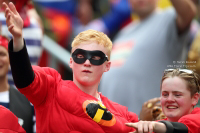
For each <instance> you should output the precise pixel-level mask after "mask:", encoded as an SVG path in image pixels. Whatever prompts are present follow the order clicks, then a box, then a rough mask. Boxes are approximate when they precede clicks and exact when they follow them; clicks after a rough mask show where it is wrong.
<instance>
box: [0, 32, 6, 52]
mask: <svg viewBox="0 0 200 133" xmlns="http://www.w3.org/2000/svg"><path fill="white" fill-rule="evenodd" d="M0 46H3V47H4V48H6V49H7V50H8V39H7V38H6V37H4V36H1V35H0Z"/></svg>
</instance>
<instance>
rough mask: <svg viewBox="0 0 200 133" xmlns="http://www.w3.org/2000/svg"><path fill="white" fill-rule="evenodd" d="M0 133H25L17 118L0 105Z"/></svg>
mask: <svg viewBox="0 0 200 133" xmlns="http://www.w3.org/2000/svg"><path fill="white" fill-rule="evenodd" d="M0 133H26V132H25V130H24V129H23V128H22V127H21V126H20V125H19V123H18V118H17V117H16V116H15V115H14V114H13V113H12V112H10V111H9V110H8V109H7V108H5V107H3V106H1V105H0Z"/></svg>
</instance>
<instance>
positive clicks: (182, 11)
mask: <svg viewBox="0 0 200 133" xmlns="http://www.w3.org/2000/svg"><path fill="white" fill-rule="evenodd" d="M171 2H172V4H173V6H174V8H175V9H176V12H177V18H176V23H177V27H178V32H179V33H182V32H184V31H185V30H186V29H187V28H188V27H189V25H190V23H191V21H192V19H193V18H194V16H195V15H196V12H197V11H196V10H197V9H196V7H195V5H194V3H193V2H192V0H171Z"/></svg>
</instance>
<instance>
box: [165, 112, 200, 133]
mask: <svg viewBox="0 0 200 133" xmlns="http://www.w3.org/2000/svg"><path fill="white" fill-rule="evenodd" d="M163 120H167V118H166V119H163ZM178 122H180V123H183V124H185V125H186V126H187V128H188V131H189V133H200V108H194V110H193V111H192V112H191V113H190V114H188V115H185V116H183V117H181V118H180V119H179V120H178Z"/></svg>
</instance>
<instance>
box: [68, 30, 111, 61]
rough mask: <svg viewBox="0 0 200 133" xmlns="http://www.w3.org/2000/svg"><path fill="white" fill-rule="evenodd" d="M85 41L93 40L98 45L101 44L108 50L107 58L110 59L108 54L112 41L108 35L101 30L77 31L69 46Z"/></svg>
mask: <svg viewBox="0 0 200 133" xmlns="http://www.w3.org/2000/svg"><path fill="white" fill-rule="evenodd" d="M87 41H95V42H97V43H98V44H99V45H103V46H104V47H105V48H106V49H107V50H108V55H107V56H108V59H109V60H110V54H111V50H112V42H111V40H110V39H109V37H108V36H107V35H106V34H104V33H103V32H99V31H96V30H91V29H90V30H86V31H83V32H81V33H79V34H78V35H77V36H76V37H75V38H74V40H73V42H72V44H71V46H72V48H74V47H76V46H78V45H80V44H81V43H83V42H87Z"/></svg>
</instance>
